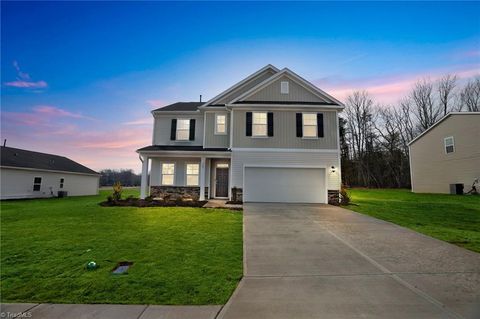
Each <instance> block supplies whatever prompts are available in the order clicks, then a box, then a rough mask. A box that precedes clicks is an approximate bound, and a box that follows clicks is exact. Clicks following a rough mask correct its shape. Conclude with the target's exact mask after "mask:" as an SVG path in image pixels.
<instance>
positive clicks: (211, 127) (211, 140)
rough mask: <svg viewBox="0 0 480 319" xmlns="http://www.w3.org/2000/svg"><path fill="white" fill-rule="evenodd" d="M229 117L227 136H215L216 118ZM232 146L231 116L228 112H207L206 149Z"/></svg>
mask: <svg viewBox="0 0 480 319" xmlns="http://www.w3.org/2000/svg"><path fill="white" fill-rule="evenodd" d="M216 114H223V115H226V116H227V134H220V135H217V134H215V116H216ZM229 146H230V114H229V113H228V112H227V111H223V112H222V111H219V112H215V113H214V112H205V144H204V147H212V148H215V147H219V148H222V147H225V148H226V147H229Z"/></svg>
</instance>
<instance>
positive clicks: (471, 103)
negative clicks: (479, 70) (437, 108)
mask: <svg viewBox="0 0 480 319" xmlns="http://www.w3.org/2000/svg"><path fill="white" fill-rule="evenodd" d="M460 103H461V108H460V110H462V109H463V108H465V109H466V110H467V111H469V112H480V76H477V77H475V79H473V80H471V81H469V82H468V83H467V84H466V85H465V87H464V88H463V90H462V92H461V93H460Z"/></svg>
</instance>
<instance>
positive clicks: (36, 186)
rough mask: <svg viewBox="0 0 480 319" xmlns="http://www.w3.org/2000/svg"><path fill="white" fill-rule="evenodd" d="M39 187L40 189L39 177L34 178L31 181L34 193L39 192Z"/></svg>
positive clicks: (40, 179)
mask: <svg viewBox="0 0 480 319" xmlns="http://www.w3.org/2000/svg"><path fill="white" fill-rule="evenodd" d="M41 187H42V178H41V177H35V178H34V179H33V191H34V192H39V191H40V188H41Z"/></svg>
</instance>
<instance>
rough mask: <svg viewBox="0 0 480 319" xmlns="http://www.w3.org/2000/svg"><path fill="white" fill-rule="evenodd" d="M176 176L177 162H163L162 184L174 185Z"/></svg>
mask: <svg viewBox="0 0 480 319" xmlns="http://www.w3.org/2000/svg"><path fill="white" fill-rule="evenodd" d="M174 178H175V164H173V163H163V164H162V185H173V181H174Z"/></svg>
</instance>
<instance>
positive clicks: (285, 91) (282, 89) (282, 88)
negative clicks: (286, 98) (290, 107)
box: [280, 81, 288, 94]
mask: <svg viewBox="0 0 480 319" xmlns="http://www.w3.org/2000/svg"><path fill="white" fill-rule="evenodd" d="M280 93H281V94H288V81H282V82H280Z"/></svg>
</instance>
